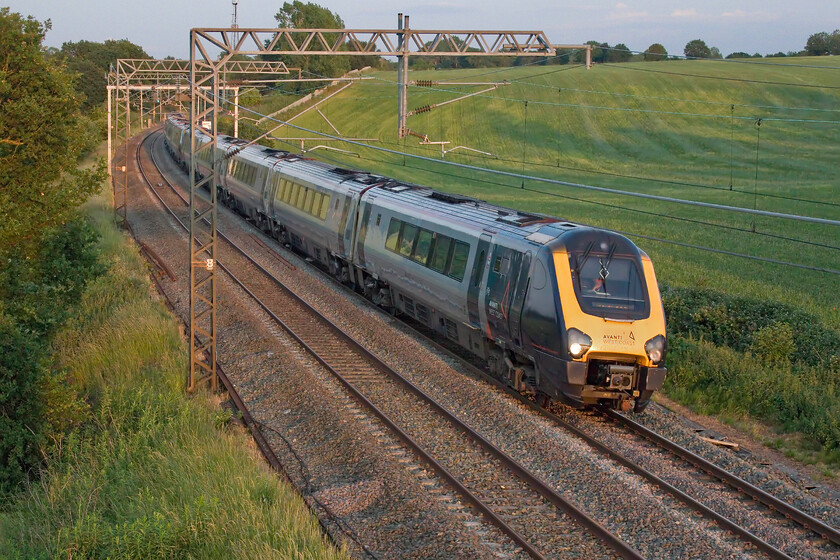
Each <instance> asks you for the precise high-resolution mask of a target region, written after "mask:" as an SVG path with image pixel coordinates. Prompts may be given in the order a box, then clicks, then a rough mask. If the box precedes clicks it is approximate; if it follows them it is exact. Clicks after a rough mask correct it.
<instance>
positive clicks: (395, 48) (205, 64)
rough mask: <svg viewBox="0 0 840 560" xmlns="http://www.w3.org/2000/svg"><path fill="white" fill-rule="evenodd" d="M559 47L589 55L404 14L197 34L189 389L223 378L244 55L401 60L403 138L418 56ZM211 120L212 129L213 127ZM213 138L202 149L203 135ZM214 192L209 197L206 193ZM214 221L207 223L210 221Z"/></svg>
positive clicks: (532, 38) (192, 79)
mask: <svg viewBox="0 0 840 560" xmlns="http://www.w3.org/2000/svg"><path fill="white" fill-rule="evenodd" d="M558 48H580V49H584V50H586V57H587V68H588V67H589V66H590V62H591V51H590V47H589V46H588V45H552V44H551V43H550V41H549V40H548V38H547V37H546V35H545V33H543V32H542V31H506V30H502V31H484V30H458V31H452V30H428V29H419V30H415V29H411V28H410V26H409V18H408V16H403V14H398V16H397V29H294V28H276V27H275V28H241V27H236V28H200V29H192V30H190V65H189V84H190V344H191V346H190V378H189V385H188V389H189V390H193V389H195V387H197V386H198V385H200V384H203V383H204V382H209V383H210V385H211V386H212V387H214V388H215V387H216V386H217V377H216V310H217V307H216V288H215V286H216V283H215V274H216V268H217V267H216V266H215V262H216V257H215V255H216V213H217V200H216V185H218V184H219V182H218V176H219V168H220V164H221V161H222V158H221V156H220V155H219V153H218V149H217V146H218V134H219V132H218V116H219V106H220V104H221V103H222V100H221V98H220V91H221V88H222V85H221V84H220V79H222V80H223V79H224V78H223V71H222V70H223V68H224V66H225V65H226V64H227V63H228V62H231V61H233V59H234V57H238V56H241V55H246V56H253V57H257V59H259V60H266V59H267V58H268V57H271V56H298V55H301V56H358V55H360V54H369V55H375V56H393V57H396V58H397V60H398V67H397V68H398V72H397V73H398V95H399V100H398V135H399V137H400V138H402V137H404V136H405V135H406V134H408V132H409V131H408V128H407V127H406V117H407V113H408V110H407V81H408V61H409V58H410V57H412V56H420V57H438V56H517V57H519V56H522V57H549V56H554V54H555V52H556V49H558ZM207 123H209V126H206V124H207ZM198 129H201V130H202V132H203V133H204V134H206V135H207V136H209V138H210V141H209V142H207V143H206V144H204V145H202V146H200V147H199V146H197V145H196V141H195V131H196V130H198ZM208 150H209V152H208V154H207V157H206V158H205V159H206V160H207V161H210V162H212V165H211V167H210V168H211V170H212V171H211V172H210V173H209V174H208V175H207V176H206V177H202V178H197V176H196V163H195V162H196V156H197V152H198V151H208ZM205 186H206V187H207V189H208V191H209V193H208V195H207V197H206V198H205V197H203V196H200V195H199V189H201V188H202V187H205ZM205 220H206V223H205Z"/></svg>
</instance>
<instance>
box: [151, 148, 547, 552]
mask: <svg viewBox="0 0 840 560" xmlns="http://www.w3.org/2000/svg"><path fill="white" fill-rule="evenodd" d="M138 153H139V150H138ZM152 158H153V160H154V156H152ZM138 161H139V159H138ZM155 165H157V163H155ZM141 173H143V171H142V170H141ZM144 176H145V173H144ZM161 177H163V179H164V181H166V182H167V184H168V186H169V187H170V188H171V189H172V191H173V192H174V193H175V194H176V195H177V196H178V197H179V198H181V200H182V201H183V202H184V203H185V204H186V203H187V201H186V200H185V199H184V197H183V196H181V193H179V192H178V190H177V189H175V187H174V186H173V185H172V184H171V183H170V182H169V180H168V179H167V178H166V176H164V175H163V174H162V173H161ZM152 191H153V192H154V194H155V196H156V197H157V199H158V201H159V202H160V203H161V204H163V206H164V208H166V209H167V211H168V212H169V214H170V215H171V216H172V217H173V218H174V219H175V220H176V221H177V222H178V223H179V224H180V226H181V227H182V228H183V229H184V231H187V232H189V228H188V227H187V226H186V225H185V224H184V223H183V221H182V220H181V219H180V218H179V217H178V216H177V215H176V214H175V212H174V211H173V210H172V209H171V208H170V207H169V205H167V204H166V202H165V201H164V200H163V198H162V197H161V196H160V195H159V194H158V193H157V192H155V191H154V189H152ZM218 235H219V237H220V238H222V239H224V240H225V241H227V242H228V243H229V244H230V245H231V246H232V247H234V248H235V250H236V251H238V252H239V253H240V254H242V256H244V257H245V258H246V259H248V260H249V261H250V262H251V263H252V264H253V265H255V266H256V267H257V268H258V269H259V270H260V271H261V272H263V273H264V274H266V275H268V276H269V277H270V278H272V279H273V280H274V282H276V283H277V284H279V285H280V286H281V287H282V288H283V289H284V290H286V291H287V293H289V294H290V295H291V296H292V297H293V298H295V299H297V300H298V301H299V302H300V303H302V304H303V305H305V306H307V307H309V309H310V310H312V311H313V312H314V313H317V312H316V311H314V309H312V308H311V307H310V306H309V305H308V304H307V303H306V302H304V301H303V300H301V299H299V298H298V296H297V295H296V294H294V292H292V291H291V290H288V288H286V287H285V286H283V285H282V284H281V283H279V281H278V280H277V279H276V278H274V276H272V275H271V273H269V272H268V271H267V270H265V269H264V268H263V267H262V266H261V265H260V264H259V263H257V262H256V261H255V260H254V259H253V258H252V257H250V256H249V255H248V254H247V253H246V252H245V251H244V250H243V249H241V248H240V247H239V246H238V245H236V244H235V243H234V242H233V241H232V240H231V239H229V238H228V237H227V236H225V235H224V234H223V233H222V232H218ZM216 264H217V265H218V266H219V268H221V269H222V270H223V271H224V272H225V273H226V274H227V275H228V276H229V277H230V278H231V279H232V280H233V281H234V282H235V283H236V284H237V285H238V286H239V287H240V288H242V289H243V290H244V291H245V293H247V294H248V295H249V297H251V298H252V299H253V300H254V301H255V302H256V303H257V304H258V305H259V306H260V307H261V308H262V309H263V311H265V312H266V313H267V314H268V315H269V316H270V317H271V319H272V320H273V321H274V322H276V323H277V324H279V325H280V326H281V327H282V328H283V329H284V330H285V331H286V332H287V333H288V334H289V336H291V337H292V338H293V339H294V340H295V341H296V342H297V343H298V344H300V345H301V346H302V347H303V348H304V349H305V350H306V351H307V352H308V353H309V354H310V355H311V356H312V357H313V358H314V359H315V360H316V361H317V362H318V363H320V364H321V365H322V366H323V367H324V368H326V369H327V370H328V371H329V372H330V373H331V374H333V375H334V376H335V377H336V378H337V379H338V380H339V381H340V382H341V383H342V385H344V387H346V388H347V389H348V390H349V392H350V394H351V395H352V396H353V398H355V399H356V400H357V401H358V402H359V403H361V404H362V405H363V406H365V407H366V408H368V409H369V410H370V411H371V412H372V413H373V414H374V415H375V416H376V417H377V418H378V419H379V420H380V421H381V422H382V423H383V424H385V426H386V427H388V429H390V430H391V431H392V432H393V433H394V434H396V436H397V437H398V438H399V439H400V440H401V441H402V442H403V443H404V444H405V445H406V446H407V447H409V448H410V449H411V450H412V451H413V452H415V453H416V454H417V455H419V456H420V457H421V459H422V460H423V461H424V462H426V463H427V464H428V465H429V466H430V467H431V468H432V469H433V470H434V471H435V472H436V473H437V474H438V476H440V477H441V478H442V479H443V480H445V481H446V482H447V483H448V484H450V485H451V486H452V487H453V488H454V489H455V491H456V492H457V493H458V494H459V495H460V496H461V498H462V499H463V500H464V501H465V502H467V503H469V504H470V505H471V506H473V508H475V509H476V510H477V511H478V512H479V513H480V514H481V515H482V516H484V517H485V519H487V521H488V522H489V523H490V524H491V525H494V526H495V527H497V528H498V529H499V530H500V531H502V532H503V533H505V534H506V535H507V536H508V537H510V538H511V540H512V541H514V542H515V543H516V544H517V545H519V546H521V547H522V549H523V550H524V551H525V552H526V553H527V554H528V555H529V556H531V557H532V558H535V559H537V560H546V559H545V556H543V555H542V554H541V553H540V552H539V551H538V550H536V549H535V548H534V547H533V545H531V543H530V542H528V540H527V539H526V538H525V537H523V536H522V535H520V534H519V533H518V532H517V531H516V530H515V529H513V528H512V527H510V526H509V525H508V524H507V523H506V522H505V521H504V520H502V519H501V518H500V517H498V515H496V513H495V512H493V511H492V510H491V509H490V507H489V506H487V505H486V504H484V502H482V501H481V500H480V499H479V498H478V497H477V496H475V494H473V493H472V492H471V491H470V490H469V489H468V488H466V487H465V486H464V485H463V484H462V483H461V482H460V481H459V480H458V479H457V478H456V477H455V475H453V474H452V473H450V472H449V471H448V470H447V469H446V468H445V467H444V466H443V465H441V464H440V463H439V462H437V461H436V460H435V459H434V458H433V457H432V456H431V455H430V454H429V453H428V452H426V451H425V449H423V448H422V447H421V446H420V445H419V444H418V443H417V442H415V441H414V440H413V439H412V438H411V437H410V436H409V435H408V434H406V433H405V432H404V431H403V430H401V429H400V428H399V427H398V426H397V425H396V424H395V423H394V422H393V421H392V420H391V419H390V418H388V416H387V415H386V414H385V413H384V412H382V411H381V410H380V409H379V408H378V407H376V405H374V404H373V403H372V402H371V401H370V400H369V399H367V398H366V397H365V396H364V395H363V394H362V393H361V392H360V391H359V390H358V389H356V387H354V386H353V384H352V382H350V381H349V380H347V379H346V378H345V377H344V376H342V375H341V374H340V373H339V372H338V371H336V370H335V369H334V368H333V367H332V366H331V365H330V364H329V363H327V362H326V361H325V360H324V359H323V358H322V357H321V356H320V355H319V354H318V353H317V351H316V350H315V349H313V348H312V347H311V346H310V345H308V344H307V343H306V342H305V341H304V340H303V339H302V338H301V337H300V336H299V335H298V334H297V333H296V332H295V331H294V330H293V329H292V328H291V327H289V326H288V325H287V324H286V323H285V322H284V321H283V320H282V319H280V317H278V316H277V315H276V314H275V313H274V312H273V311H271V309H269V307H268V306H267V305H266V304H265V303H263V301H262V300H260V299H259V297H257V296H256V294H254V293H253V292H252V291H251V290H250V289H248V287H247V286H245V284H244V283H243V282H242V281H241V280H239V278H237V277H236V275H235V274H233V272H231V271H230V269H229V268H228V267H226V266H225V265H224V264H222V263H221V262H217V263H216ZM318 315H319V316H320V314H318ZM322 318H323V317H322ZM325 320H326V319H325ZM327 322H329V321H328V320H327ZM330 324H331V325H332V323H330ZM333 327H334V328H335V329H338V327H336V326H335V325H333ZM339 331H340V332H339V333H337V334H339V336H342V335H343V336H344V337H347V339H348V340H350V341H352V338H350V337H349V335H347V334H346V333H344V331H341V330H340V329H339ZM353 342H354V343H355V341H353ZM220 379H222V377H221V376H220ZM225 379H226V378H225ZM225 379H222V382H223V384H225V387H227V386H228V384H229V383H230V381H229V380H227V383H225ZM231 386H232V385H231ZM234 391H235V389H234ZM239 400H240V402H241V399H239ZM242 406H245V405H244V403H242ZM249 416H250V414H249ZM243 418H244V413H243ZM252 421H253V420H252ZM254 429H255V430H256V432H255V433H258V434H259V435H260V438H261V439H263V441H264V438H263V437H262V434H261V433H260V432H259V429H258V428H257V427H256V426H254ZM256 439H257V438H256V436H255V440H256ZM258 444H259V443H258ZM261 449H262V447H261ZM269 449H270V448H269ZM271 453H272V455H273V452H271ZM274 459H275V460H277V458H276V456H274ZM278 465H279V461H278ZM287 478H288V477H287Z"/></svg>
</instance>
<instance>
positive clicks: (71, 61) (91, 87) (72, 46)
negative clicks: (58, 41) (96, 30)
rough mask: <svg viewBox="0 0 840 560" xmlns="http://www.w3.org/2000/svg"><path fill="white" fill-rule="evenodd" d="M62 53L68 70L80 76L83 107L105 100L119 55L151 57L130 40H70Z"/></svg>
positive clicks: (91, 106)
mask: <svg viewBox="0 0 840 560" xmlns="http://www.w3.org/2000/svg"><path fill="white" fill-rule="evenodd" d="M61 55H62V56H63V57H64V59H65V60H66V63H67V69H68V70H69V71H70V72H72V73H74V74H76V75H77V78H76V91H77V92H79V93H80V94H81V95H82V96H83V102H82V107H83V108H84V109H86V110H88V109H91V108H93V107H96V106H99V105H102V104H103V103H104V102H105V94H106V90H105V87H106V86H107V85H108V80H107V78H106V74H107V73H108V71H109V70H110V67H111V65H116V63H117V59H118V58H151V57H150V56H149V55H148V54H147V53H146V51H145V50H143V47H141V46H139V45H135V44H134V43H132V42H131V41H129V40H128V39H120V40H114V39H107V40H106V41H105V42H104V43H96V42H93V41H79V42H77V43H72V42H67V43H64V44H63V45H62V46H61Z"/></svg>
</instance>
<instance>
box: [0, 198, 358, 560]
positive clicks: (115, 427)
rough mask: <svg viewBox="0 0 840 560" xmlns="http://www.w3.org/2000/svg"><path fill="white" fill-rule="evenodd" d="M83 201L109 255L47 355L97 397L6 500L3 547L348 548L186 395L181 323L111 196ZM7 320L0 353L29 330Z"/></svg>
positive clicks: (123, 554)
mask: <svg viewBox="0 0 840 560" xmlns="http://www.w3.org/2000/svg"><path fill="white" fill-rule="evenodd" d="M89 211H90V212H91V213H93V214H95V215H96V216H97V218H96V221H97V223H98V227H99V229H100V230H101V231H102V232H103V236H102V238H101V241H100V247H101V250H102V251H103V260H104V261H106V262H108V263H110V269H109V273H108V274H107V275H102V276H99V277H98V278H96V279H95V280H93V281H92V282H90V283H89V284H88V286H87V288H86V289H85V291H84V294H83V295H82V297H81V298H80V302H79V304H78V306H77V309H76V311H75V313H74V315H73V318H72V320H71V321H68V322H67V323H65V325H64V327H62V328H61V330H60V332H59V333H58V335H57V338H56V340H55V343H54V345H53V358H52V360H54V361H56V362H57V365H58V366H59V367H61V368H62V371H66V372H67V375H68V376H69V378H70V379H71V380H72V381H73V383H72V387H73V388H74V389H75V390H78V391H80V392H83V393H84V394H85V395H86V397H87V398H88V400H89V402H90V408H89V409H87V410H86V411H85V415H84V419H85V422H84V424H83V425H81V426H79V427H77V428H76V429H74V430H73V431H72V432H71V433H70V435H69V436H68V437H66V438H65V440H64V441H63V442H62V443H61V444H62V449H61V454H60V455H59V454H58V453H55V454H53V455H51V457H50V460H49V462H48V469H47V470H46V471H45V472H44V476H43V477H42V478H41V479H40V480H38V481H35V482H32V483H30V484H29V485H28V486H27V487H26V489H25V491H22V492H19V493H18V494H17V495H16V496H14V497H13V498H12V499H11V500H8V501H6V502H5V504H4V508H3V510H2V512H0V558H4V559H6V558H8V559H10V560H23V559H26V560H29V559H41V558H45V559H46V558H126V559H129V558H137V559H141V558H208V559H213V558H218V559H222V558H324V559H338V558H345V557H346V556H345V555H343V554H342V553H341V552H340V551H336V549H335V548H334V547H332V546H331V545H330V544H329V543H327V542H325V539H324V538H323V536H322V535H321V533H320V528H319V526H318V524H317V522H316V521H315V519H314V517H312V516H311V515H310V514H309V512H308V510H307V509H306V505H305V504H304V503H303V501H302V500H301V499H300V497H299V496H297V495H296V494H295V493H294V491H293V490H291V489H290V488H288V487H287V486H285V485H283V484H282V483H279V482H278V480H277V477H276V475H275V474H274V473H271V472H269V470H268V469H267V468H266V467H265V466H264V464H263V463H262V462H261V461H260V460H259V458H258V457H257V456H256V455H255V453H254V451H253V449H252V445H251V444H250V443H249V441H248V440H247V439H246V437H245V435H244V432H243V431H241V430H239V429H238V428H236V427H228V426H222V425H220V426H219V427H216V426H215V422H214V420H215V419H216V418H217V417H218V414H217V413H216V412H215V411H216V410H217V403H216V400H215V398H214V397H212V396H209V395H203V394H198V395H196V396H194V397H193V398H190V399H186V398H184V392H183V379H184V378H183V372H184V368H185V367H186V364H185V362H184V355H185V348H184V342H183V340H182V337H181V333H180V332H179V328H178V324H177V323H176V321H175V320H174V319H173V318H172V317H171V316H170V315H169V314H168V313H167V312H166V310H165V308H164V307H163V305H162V304H161V303H159V302H157V301H155V300H153V299H152V298H150V297H149V294H148V289H149V286H148V284H149V282H148V276H147V274H148V271H147V269H146V265H145V263H144V262H143V260H142V258H141V257H140V256H139V255H138V253H137V251H136V249H135V248H134V247H130V246H128V245H127V243H126V240H125V236H124V235H123V234H122V233H121V232H119V231H117V230H116V228H115V227H114V226H113V218H112V216H113V209H112V208H111V207H110V206H109V205H107V204H105V203H104V199H98V200H97V201H96V204H95V205H91V207H90V208H89ZM3 325H4V323H3V322H2V321H0V352H2V353H0V358H2V357H3V356H5V355H6V352H5V350H6V348H7V346H6V344H8V348H25V342H26V338H24V340H23V341H22V342H23V343H24V344H22V345H18V344H16V343H17V342H18V341H17V340H11V341H9V340H8V337H5V336H2V335H3V334H5V333H6V331H4V326H3ZM7 341H8V342H7ZM20 353H21V354H23V353H25V352H24V351H23V350H21V352H20ZM2 418H3V417H2V416H0V424H2V422H3V420H2ZM4 428H5V426H0V429H4ZM12 433H13V432H12ZM3 434H4V438H0V445H5V434H6V432H5V431H4V432H3Z"/></svg>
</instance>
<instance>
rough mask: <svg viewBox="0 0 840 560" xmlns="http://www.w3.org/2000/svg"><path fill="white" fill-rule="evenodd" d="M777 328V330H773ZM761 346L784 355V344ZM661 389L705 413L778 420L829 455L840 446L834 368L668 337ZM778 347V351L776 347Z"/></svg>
mask: <svg viewBox="0 0 840 560" xmlns="http://www.w3.org/2000/svg"><path fill="white" fill-rule="evenodd" d="M774 330H775V331H776V332H775V333H774V332H773V331H774ZM786 330H787V327H785V326H784V325H782V326H779V327H775V328H770V329H767V330H765V331H764V332H763V334H762V335H760V336H759V340H761V341H762V342H760V343H759V346H761V347H762V348H764V349H766V350H768V351H769V355H770V356H773V357H778V356H782V355H784V350H785V349H786V348H787V347H786V346H785V345H784V344H782V345H778V344H776V343H775V342H774V343H773V344H768V345H765V343H766V341H767V339H768V338H771V337H770V334H773V335H774V336H775V334H777V333H779V332H781V333H784V332H785V331H786ZM669 344H670V355H669V364H670V366H669V373H668V378H667V380H666V385H665V390H666V392H667V393H668V394H669V395H670V396H671V397H673V398H675V399H677V400H679V401H680V402H683V403H685V404H687V405H689V406H692V407H694V408H696V409H698V410H700V411H702V412H705V413H709V414H719V413H731V414H736V415H750V416H753V417H754V418H758V419H762V420H765V421H771V422H775V423H778V424H779V425H781V426H782V427H783V428H784V429H785V430H787V431H797V432H801V433H803V434H805V435H806V437H808V438H811V439H812V440H814V441H816V442H818V443H819V445H820V446H821V447H822V449H823V451H824V452H825V453H826V454H827V455H831V454H836V451H837V450H838V448H840V383H839V382H838V376H837V374H836V373H833V374H832V373H831V372H825V370H823V369H822V368H815V367H809V366H801V367H799V368H793V367H791V365H790V364H784V363H779V362H777V363H774V364H768V362H767V361H766V357H767V356H766V355H765V356H750V355H745V354H743V353H740V352H736V351H734V350H732V349H730V348H721V347H718V346H715V345H714V344H712V343H710V342H708V341H699V340H696V339H693V338H683V337H676V338H675V339H672V340H671V341H670V342H669ZM779 350H781V352H780V351H779Z"/></svg>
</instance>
